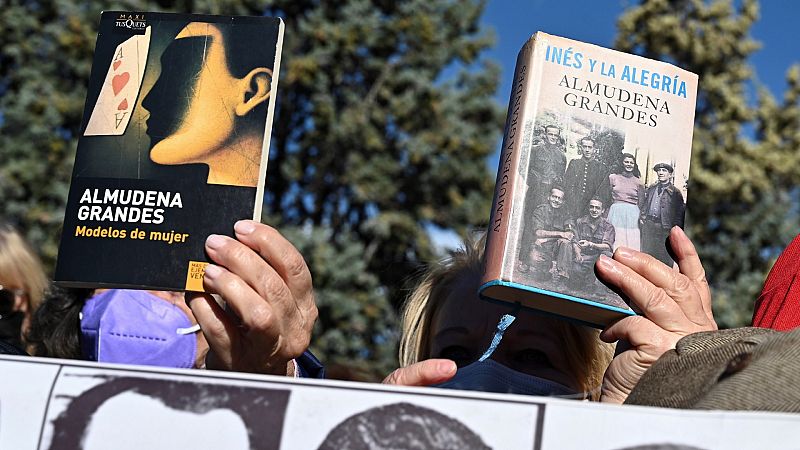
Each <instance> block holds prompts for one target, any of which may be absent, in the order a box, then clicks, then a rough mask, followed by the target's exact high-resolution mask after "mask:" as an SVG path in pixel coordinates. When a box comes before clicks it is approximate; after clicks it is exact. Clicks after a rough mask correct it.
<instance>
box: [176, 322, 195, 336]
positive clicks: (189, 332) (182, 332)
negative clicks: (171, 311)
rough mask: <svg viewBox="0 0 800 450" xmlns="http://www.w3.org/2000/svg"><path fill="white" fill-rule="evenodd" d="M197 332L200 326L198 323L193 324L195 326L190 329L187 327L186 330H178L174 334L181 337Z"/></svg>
mask: <svg viewBox="0 0 800 450" xmlns="http://www.w3.org/2000/svg"><path fill="white" fill-rule="evenodd" d="M198 331H200V324H199V323H198V324H195V325H192V326H191V327H187V328H178V329H176V330H175V333H176V334H180V335H181V336H183V335H185V334H192V333H197V332H198Z"/></svg>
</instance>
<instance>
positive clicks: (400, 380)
mask: <svg viewBox="0 0 800 450" xmlns="http://www.w3.org/2000/svg"><path fill="white" fill-rule="evenodd" d="M457 370H458V368H457V367H456V363H455V362H453V361H451V360H449V359H428V360H425V361H421V362H418V363H415V364H411V365H410V366H406V367H401V368H399V369H396V370H395V371H394V372H392V373H391V374H389V376H388V377H386V378H385V379H384V380H383V383H384V384H394V385H399V386H430V385H432V384H438V383H444V382H445V381H447V380H449V379H451V378H453V376H454V375H455V374H456V371H457Z"/></svg>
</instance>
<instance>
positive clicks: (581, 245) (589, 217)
mask: <svg viewBox="0 0 800 450" xmlns="http://www.w3.org/2000/svg"><path fill="white" fill-rule="evenodd" d="M603 212H605V209H604V208H603V202H602V200H600V199H599V198H596V197H595V198H593V199H591V200H589V206H588V214H586V215H584V216H583V217H581V218H579V219H578V220H577V221H575V226H574V228H573V229H574V231H575V237H574V241H576V242H574V243H573V250H574V254H573V261H574V263H573V265H572V273H571V274H570V283H571V284H572V286H573V287H575V288H582V289H583V290H588V289H587V286H593V285H596V284H599V282H598V281H597V278H595V276H594V264H595V262H597V258H599V257H600V255H605V256H607V257H611V256H612V254H613V252H612V248H613V246H614V240H615V232H614V226H613V225H611V223H610V222H609V221H608V220H606V219H604V218H603ZM595 291H601V292H602V291H604V289H602V286H596V289H595Z"/></svg>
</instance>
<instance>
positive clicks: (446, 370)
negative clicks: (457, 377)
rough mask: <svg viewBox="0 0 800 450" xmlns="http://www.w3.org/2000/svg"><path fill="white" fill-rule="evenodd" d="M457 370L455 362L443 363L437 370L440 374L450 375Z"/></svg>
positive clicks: (438, 365) (439, 364)
mask: <svg viewBox="0 0 800 450" xmlns="http://www.w3.org/2000/svg"><path fill="white" fill-rule="evenodd" d="M456 369H457V367H456V365H455V363H454V362H453V361H441V362H439V363H438V364H437V365H436V370H438V371H439V373H442V374H446V375H450V374H451V373H453V372H455V371H456Z"/></svg>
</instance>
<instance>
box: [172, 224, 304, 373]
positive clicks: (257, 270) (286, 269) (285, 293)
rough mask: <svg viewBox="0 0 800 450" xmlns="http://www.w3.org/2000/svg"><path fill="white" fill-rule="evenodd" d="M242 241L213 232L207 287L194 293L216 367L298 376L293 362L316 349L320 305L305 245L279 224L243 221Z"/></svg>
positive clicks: (190, 299)
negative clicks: (300, 247) (215, 296)
mask: <svg viewBox="0 0 800 450" xmlns="http://www.w3.org/2000/svg"><path fill="white" fill-rule="evenodd" d="M234 230H235V232H236V239H238V240H235V239H232V238H229V237H227V236H221V235H212V236H209V238H208V239H207V240H206V251H207V252H208V255H209V256H210V258H211V259H212V260H213V261H214V263H215V264H209V265H208V266H207V267H206V271H205V276H204V281H203V287H204V289H206V290H207V291H208V292H210V293H215V294H219V295H220V296H222V298H223V299H224V300H225V302H226V303H227V306H228V311H226V310H223V308H222V307H220V306H219V304H217V302H216V301H215V300H214V299H213V298H212V297H211V296H210V295H208V294H201V293H187V294H186V295H187V301H188V302H189V306H190V308H191V309H192V311H193V312H194V315H195V317H196V318H197V321H198V323H200V327H201V329H202V330H203V333H204V334H205V335H206V338H207V339H208V343H209V346H210V347H211V350H210V351H209V356H208V357H207V359H206V364H207V367H208V368H209V369H223V370H235V371H240V372H254V373H266V374H273V375H288V374H291V368H292V367H293V365H292V364H291V360H292V359H294V358H297V357H298V356H300V355H301V354H302V353H303V351H305V350H306V349H307V348H308V344H309V341H310V339H311V329H312V328H313V326H314V322H315V321H316V318H317V307H316V305H315V303H314V293H313V289H312V284H311V273H310V272H309V270H308V267H307V266H306V263H305V261H304V260H303V257H302V256H301V255H300V253H299V252H298V251H297V249H296V248H295V247H294V246H293V245H292V244H291V243H290V242H289V241H287V240H286V239H285V238H284V237H283V236H281V235H280V233H278V231H277V230H275V229H274V228H272V227H270V226H267V225H264V224H261V223H258V222H254V221H252V220H242V221H239V222H237V223H236V225H235V226H234Z"/></svg>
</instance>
